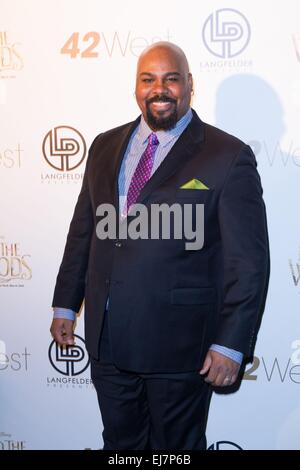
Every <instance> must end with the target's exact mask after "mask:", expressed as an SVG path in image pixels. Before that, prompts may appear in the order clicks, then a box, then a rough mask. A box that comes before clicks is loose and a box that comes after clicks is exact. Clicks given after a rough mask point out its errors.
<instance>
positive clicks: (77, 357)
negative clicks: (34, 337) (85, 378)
mask: <svg viewBox="0 0 300 470" xmlns="http://www.w3.org/2000/svg"><path fill="white" fill-rule="evenodd" d="M74 338H76V344H75V345H74V346H66V347H61V346H59V345H58V344H57V343H56V342H55V341H54V340H53V341H52V343H51V344H50V346H49V351H48V355H49V361H50V363H51V365H52V367H53V368H54V369H55V370H57V372H59V373H60V374H63V375H68V376H70V375H71V376H74V375H79V374H82V372H84V371H85V370H86V369H87V368H88V366H89V364H90V358H89V355H88V353H87V352H86V349H85V342H84V339H83V338H81V337H80V336H78V335H74Z"/></svg>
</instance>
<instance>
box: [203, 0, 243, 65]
mask: <svg viewBox="0 0 300 470" xmlns="http://www.w3.org/2000/svg"><path fill="white" fill-rule="evenodd" d="M250 36H251V29H250V24H249V21H248V20H247V18H246V17H245V16H244V15H243V14H242V13H241V12H240V11H238V10H234V9H233V8H222V9H220V10H217V11H215V12H214V13H212V14H211V15H209V17H208V18H207V20H206V21H205V23H204V26H203V29H202V38H203V42H204V44H205V46H206V48H207V49H208V50H209V52H211V53H212V54H213V55H214V56H216V57H221V58H222V59H228V58H231V57H236V56H237V55H239V54H241V53H242V52H243V51H244V50H245V49H246V47H247V46H248V44H249V41H250Z"/></svg>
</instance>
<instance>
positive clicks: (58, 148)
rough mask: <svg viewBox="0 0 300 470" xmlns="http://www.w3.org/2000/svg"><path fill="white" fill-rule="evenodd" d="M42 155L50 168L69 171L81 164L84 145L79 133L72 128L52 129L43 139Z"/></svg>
mask: <svg viewBox="0 0 300 470" xmlns="http://www.w3.org/2000/svg"><path fill="white" fill-rule="evenodd" d="M43 155H44V158H45V160H46V161H47V163H48V164H49V165H50V166H52V168H55V169H56V170H59V171H71V170H74V169H75V168H77V167H78V166H79V165H80V164H81V163H82V162H83V160H84V158H85V156H86V143H85V140H84V138H83V137H82V135H81V134H80V132H79V131H77V130H76V129H74V128H73V127H69V126H58V127H54V129H51V130H50V131H49V132H48V133H47V134H46V136H45V138H44V141H43Z"/></svg>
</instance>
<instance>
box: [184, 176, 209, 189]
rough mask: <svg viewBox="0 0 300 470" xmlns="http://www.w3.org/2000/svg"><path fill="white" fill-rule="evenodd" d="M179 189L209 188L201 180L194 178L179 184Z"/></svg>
mask: <svg viewBox="0 0 300 470" xmlns="http://www.w3.org/2000/svg"><path fill="white" fill-rule="evenodd" d="M180 189H209V188H208V187H207V186H206V185H205V184H204V183H202V181H200V180H197V179H196V178H194V179H192V180H190V181H188V182H187V183H185V184H183V185H182V186H180Z"/></svg>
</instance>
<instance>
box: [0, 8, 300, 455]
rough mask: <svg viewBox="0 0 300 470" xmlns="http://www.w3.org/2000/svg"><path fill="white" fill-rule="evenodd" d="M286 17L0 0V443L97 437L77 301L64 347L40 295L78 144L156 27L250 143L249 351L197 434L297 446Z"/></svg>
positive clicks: (59, 245)
mask: <svg viewBox="0 0 300 470" xmlns="http://www.w3.org/2000/svg"><path fill="white" fill-rule="evenodd" d="M299 18H300V5H299V2H298V1H297V0H286V1H285V2H280V1H278V2H274V1H271V0H265V1H264V2H258V3H255V2H252V1H250V0H246V1H245V0H222V1H221V0H212V1H210V2H199V1H196V0H187V1H185V2H182V1H179V0H165V1H164V2H161V1H160V0H152V2H150V3H149V2H141V1H138V0H130V1H127V2H124V1H121V0H110V1H104V0H85V1H79V0H78V1H76V2H75V1H73V0H44V1H42V2H41V1H39V0H0V191H1V198H0V204H1V212H0V308H1V311H0V381H1V385H0V408H1V411H0V450H10V449H11V450H21V449H99V448H101V447H102V436H101V433H102V421H101V417H100V413H99V411H98V405H97V402H96V394H95V390H94V389H93V386H92V383H91V379H90V372H89V358H88V356H87V353H86V350H85V344H84V335H83V315H84V312H82V314H81V316H80V317H79V319H78V324H77V329H76V334H77V342H76V346H75V347H74V348H73V349H71V350H70V351H68V353H66V352H62V351H61V350H60V349H58V348H57V347H56V346H55V345H54V344H53V342H52V338H51V335H50V332H49V327H50V323H51V317H52V309H51V300H52V294H53V288H54V283H55V278H56V275H57V270H58V267H59V264H60V261H61V257H62V252H63V249H64V244H65V238H66V234H67V230H68V226H69V222H70V218H71V216H72V213H73V208H74V204H75V201H76V199H77V195H78V192H79V190H80V186H81V183H82V177H83V172H84V167H85V163H86V158H87V152H88V148H89V146H90V144H91V142H92V140H93V138H94V136H95V135H96V134H98V133H99V132H102V131H105V130H107V129H110V128H112V127H115V126H118V125H120V124H123V123H125V122H128V121H130V120H132V119H134V118H136V117H137V115H138V114H139V109H138V107H137V105H136V103H135V98H134V84H135V83H134V82H135V67H136V62H137V57H138V56H139V54H140V53H141V51H142V50H143V49H144V48H145V47H146V46H148V45H149V44H151V43H153V42H156V41H159V40H167V41H172V42H175V43H176V44H178V45H179V46H180V47H182V48H183V50H184V51H185V52H186V54H187V57H188V60H189V62H190V67H191V71H192V73H193V76H194V82H195V87H194V88H195V94H194V96H193V107H194V108H195V109H196V111H197V112H198V114H199V115H200V116H201V118H202V119H203V120H204V121H207V122H209V123H211V124H214V125H216V126H218V127H220V128H222V129H224V130H226V131H227V132H230V133H232V134H235V135H237V136H238V137H240V138H242V139H243V140H244V141H246V142H248V143H249V144H250V145H251V146H252V148H253V150H254V152H255V154H256V157H257V161H258V169H259V172H260V175H261V178H262V183H263V187H264V198H265V202H266V206H267V212H268V223H269V231H270V246H271V279H270V289H269V295H268V301H267V305H266V310H265V314H264V318H263V322H262V326H261V330H260V334H259V339H258V343H257V347H256V350H255V358H254V362H253V364H251V365H248V366H247V368H246V371H245V376H244V380H243V381H242V384H241V387H240V389H239V391H237V392H236V393H233V394H228V395H217V394H215V395H214V396H213V400H212V405H211V410H210V415H209V425H208V433H207V435H208V445H209V448H210V449H212V450H222V449H231V450H239V449H300V393H299V391H300V312H299V298H300V297H299V294H300V221H299V214H298V210H299V196H300V187H299V176H300V133H299V122H300V25H299Z"/></svg>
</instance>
